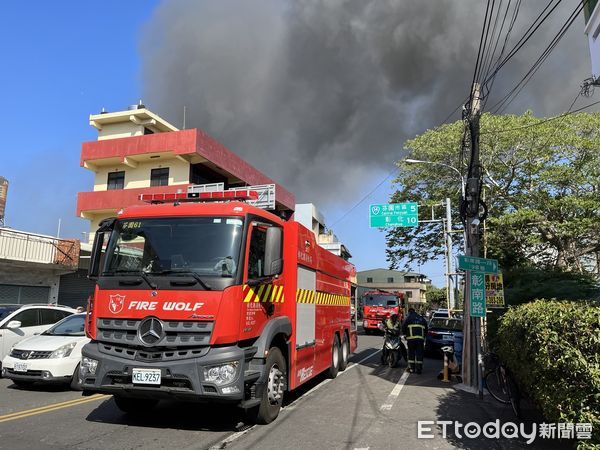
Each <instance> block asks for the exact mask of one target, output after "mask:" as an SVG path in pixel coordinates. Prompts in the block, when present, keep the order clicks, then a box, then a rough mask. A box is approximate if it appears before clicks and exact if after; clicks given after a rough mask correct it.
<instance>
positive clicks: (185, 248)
mask: <svg viewBox="0 0 600 450" xmlns="http://www.w3.org/2000/svg"><path fill="white" fill-rule="evenodd" d="M243 225H244V221H243V220H242V219H240V218H238V217H234V218H230V217H184V218H165V219H135V220H121V221H118V222H117V223H116V224H115V229H114V231H113V233H112V234H111V237H110V241H109V243H108V247H107V250H106V258H105V261H106V262H105V265H104V271H103V273H102V274H103V275H115V274H118V273H126V272H130V273H133V272H144V273H148V274H154V275H158V274H167V273H168V274H173V273H177V272H182V273H184V272H195V273H197V274H199V275H202V276H213V277H233V276H235V274H236V272H237V269H238V265H239V261H238V257H239V253H240V244H241V236H242V230H243Z"/></svg>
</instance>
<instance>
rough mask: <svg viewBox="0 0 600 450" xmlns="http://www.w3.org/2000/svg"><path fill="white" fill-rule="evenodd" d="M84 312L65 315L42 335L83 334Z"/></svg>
mask: <svg viewBox="0 0 600 450" xmlns="http://www.w3.org/2000/svg"><path fill="white" fill-rule="evenodd" d="M84 325H85V314H74V315H72V316H69V317H66V318H64V319H63V320H61V321H60V322H58V323H57V324H56V325H54V326H53V327H51V328H50V329H48V330H46V331H45V332H43V333H42V334H43V335H44V336H85V333H84Z"/></svg>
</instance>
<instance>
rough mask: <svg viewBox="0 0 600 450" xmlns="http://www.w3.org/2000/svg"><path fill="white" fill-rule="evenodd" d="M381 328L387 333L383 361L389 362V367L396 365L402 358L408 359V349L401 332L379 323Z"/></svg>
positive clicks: (384, 362)
mask: <svg viewBox="0 0 600 450" xmlns="http://www.w3.org/2000/svg"><path fill="white" fill-rule="evenodd" d="M379 329H380V330H381V331H383V332H384V333H385V338H384V341H383V349H382V354H381V363H382V364H387V365H388V366H389V367H396V366H397V365H398V363H399V362H400V360H401V359H402V358H404V359H405V360H407V358H408V356H407V351H406V347H405V346H404V342H402V339H401V338H400V332H399V331H397V330H390V329H389V328H387V327H385V326H384V325H383V324H379Z"/></svg>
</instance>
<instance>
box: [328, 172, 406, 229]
mask: <svg viewBox="0 0 600 450" xmlns="http://www.w3.org/2000/svg"><path fill="white" fill-rule="evenodd" d="M395 172H396V169H393V170H392V171H391V172H390V173H388V175H387V176H386V177H385V178H384V179H383V180H381V182H380V183H379V184H378V185H377V186H375V187H374V188H373V189H372V190H371V191H369V193H368V194H367V195H365V196H364V197H363V198H361V199H360V200H359V201H358V202H357V203H356V204H355V205H354V206H353V207H352V208H350V209H349V210H348V211H346V213H344V215H343V216H341V217H340V218H339V219H337V220H336V221H335V222H333V223H332V224H331V227H330V228H333V226H334V225H337V224H338V223H340V222H341V221H342V220H343V219H345V218H346V217H347V216H348V214H350V213H351V212H352V211H354V210H355V209H356V208H357V207H358V206H359V205H360V204H361V203H362V202H364V201H365V200H366V199H367V198H369V197H370V196H371V195H372V194H373V192H375V191H376V190H377V189H379V187H380V186H381V185H382V184H383V183H385V182H386V181H387V180H388V178H390V177H391V176H392V175H393V174H394V173H395Z"/></svg>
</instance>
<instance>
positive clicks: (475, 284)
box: [469, 271, 486, 317]
mask: <svg viewBox="0 0 600 450" xmlns="http://www.w3.org/2000/svg"><path fill="white" fill-rule="evenodd" d="M470 274H471V277H470V279H471V282H470V284H469V287H470V289H469V292H470V293H471V298H470V300H471V301H470V302H469V303H470V304H471V317H485V308H486V304H485V273H484V272H473V271H471V272H470Z"/></svg>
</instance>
